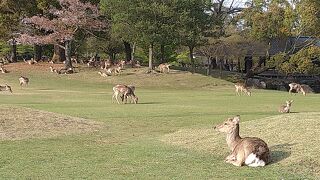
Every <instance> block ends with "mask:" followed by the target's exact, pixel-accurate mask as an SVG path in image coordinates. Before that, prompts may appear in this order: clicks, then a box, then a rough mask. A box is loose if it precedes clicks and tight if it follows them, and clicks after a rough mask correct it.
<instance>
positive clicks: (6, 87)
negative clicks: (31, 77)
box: [0, 84, 12, 93]
mask: <svg viewBox="0 0 320 180" xmlns="http://www.w3.org/2000/svg"><path fill="white" fill-rule="evenodd" d="M0 91H9V92H11V93H12V90H11V86H9V85H7V84H6V85H4V86H1V85H0Z"/></svg>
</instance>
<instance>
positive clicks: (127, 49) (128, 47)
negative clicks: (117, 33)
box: [123, 41, 132, 61]
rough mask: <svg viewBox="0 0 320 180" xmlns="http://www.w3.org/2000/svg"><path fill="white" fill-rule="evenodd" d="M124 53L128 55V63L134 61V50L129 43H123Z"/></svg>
mask: <svg viewBox="0 0 320 180" xmlns="http://www.w3.org/2000/svg"><path fill="white" fill-rule="evenodd" d="M123 45H124V51H125V54H126V61H130V60H131V59H132V54H131V53H132V48H131V45H130V43H129V42H127V41H123Z"/></svg>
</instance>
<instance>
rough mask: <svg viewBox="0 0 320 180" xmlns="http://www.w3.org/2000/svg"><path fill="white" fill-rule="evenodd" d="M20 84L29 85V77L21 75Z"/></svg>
mask: <svg viewBox="0 0 320 180" xmlns="http://www.w3.org/2000/svg"><path fill="white" fill-rule="evenodd" d="M19 84H20V87H22V86H23V85H24V86H28V84H29V78H27V77H23V76H21V77H20V78H19Z"/></svg>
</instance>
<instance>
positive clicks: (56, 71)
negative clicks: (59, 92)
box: [49, 66, 59, 74]
mask: <svg viewBox="0 0 320 180" xmlns="http://www.w3.org/2000/svg"><path fill="white" fill-rule="evenodd" d="M49 68H50V72H53V73H57V74H59V71H58V70H57V69H55V68H53V67H52V66H50V67H49Z"/></svg>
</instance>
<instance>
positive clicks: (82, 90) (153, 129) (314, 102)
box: [0, 65, 320, 179]
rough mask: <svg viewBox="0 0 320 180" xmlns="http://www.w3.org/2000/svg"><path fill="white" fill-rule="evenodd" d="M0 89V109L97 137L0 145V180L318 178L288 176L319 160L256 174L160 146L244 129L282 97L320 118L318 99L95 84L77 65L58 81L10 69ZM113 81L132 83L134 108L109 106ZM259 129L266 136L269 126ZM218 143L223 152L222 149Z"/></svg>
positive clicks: (131, 75) (137, 75)
mask: <svg viewBox="0 0 320 180" xmlns="http://www.w3.org/2000/svg"><path fill="white" fill-rule="evenodd" d="M48 66H49V65H48ZM22 72H24V73H22ZM20 74H24V75H26V76H28V77H29V78H30V80H31V81H30V86H29V87H27V88H22V89H21V88H20V87H18V80H17V79H18V77H19V76H20ZM0 83H1V84H4V83H8V84H10V85H11V86H12V87H13V92H14V93H13V94H12V95H11V94H9V93H6V92H0V102H1V106H2V107H27V108H32V109H38V110H44V111H49V112H54V113H58V114H63V115H69V116H74V117H80V118H85V119H88V121H89V120H93V121H97V122H101V123H103V127H102V128H101V129H100V130H99V131H98V132H92V133H86V134H74V135H66V136H58V137H52V138H33V139H24V140H12V141H11V140H4V141H0V179H262V178H266V179H304V178H310V179H317V178H320V173H319V172H317V171H293V169H299V167H300V166H301V168H311V167H312V166H317V165H319V160H317V161H316V163H310V164H309V165H308V164H304V163H303V162H297V164H295V163H293V164H282V163H279V162H275V163H272V164H270V165H268V166H266V167H263V168H248V167H240V168H239V167H234V166H232V165H230V164H226V163H224V156H225V155H227V154H228V152H222V153H221V152H217V153H215V152H212V151H205V150H201V149H200V150H199V149H197V148H185V147H184V146H177V145H172V144H170V143H166V142H164V141H162V139H163V137H165V136H166V135H168V134H172V133H175V132H177V131H179V130H186V129H208V128H211V127H212V126H214V125H215V124H217V123H219V122H222V121H223V120H224V119H226V118H227V117H231V116H233V115H237V114H239V115H241V117H242V122H245V123H246V124H250V121H252V122H254V121H257V120H261V119H263V118H267V117H273V116H275V117H276V116H277V115H278V114H279V113H278V112H277V109H278V107H279V105H280V104H282V103H284V102H285V100H287V99H293V100H294V103H293V107H292V111H293V112H319V108H320V103H319V102H318V99H319V95H317V94H311V95H308V96H307V97H303V96H302V95H301V94H297V95H293V96H290V95H289V94H288V93H287V92H279V91H269V90H253V93H252V96H251V97H248V96H241V97H238V96H235V93H234V88H233V85H232V83H229V82H226V81H222V80H219V79H214V78H209V77H205V76H201V75H192V74H190V73H182V72H174V73H172V74H143V70H139V71H138V72H133V71H132V70H127V71H125V72H124V73H123V74H122V75H120V76H117V77H108V78H103V77H100V76H99V75H98V74H97V71H96V70H92V69H90V70H89V69H86V68H84V69H81V71H80V73H77V74H73V75H60V76H58V75H55V74H50V73H49V72H48V71H46V72H44V71H40V70H39V71H37V70H32V71H31V70H30V71H28V72H25V71H23V69H22V70H21V69H19V70H17V71H14V68H12V70H11V72H10V73H8V74H1V75H0ZM117 83H126V84H134V85H136V95H137V96H138V97H139V104H136V105H134V104H125V105H124V104H120V105H118V104H112V103H111V95H112V86H113V85H115V84H117ZM8 113H10V111H8ZM293 114H295V115H297V114H296V113H293ZM0 126H1V124H0ZM253 127H254V126H253ZM257 128H259V127H257ZM260 128H262V127H260ZM264 131H265V133H267V134H268V133H274V132H273V131H272V129H264ZM0 133H1V132H0ZM208 133H211V131H210V130H209V131H208ZM212 133H213V134H216V132H214V131H213V130H212ZM279 133H281V132H279ZM246 134H249V133H246ZM253 136H254V134H253ZM216 138H220V139H224V137H223V136H217V137H216ZM261 138H263V137H261ZM315 138H318V137H315ZM265 140H266V141H267V142H268V141H271V140H268V139H265ZM272 141H276V140H275V139H273V140H272ZM221 142H222V141H221ZM288 143H290V142H288ZM212 145H213V146H216V144H214V143H213V144H212ZM219 146H221V147H222V146H223V147H225V146H227V145H226V143H225V142H223V143H222V144H219ZM315 154H317V153H315ZM301 156H303V154H301ZM310 158H312V157H310ZM314 158H317V157H314ZM299 163H300V164H299ZM317 163H318V164H317ZM309 166H310V167H309ZM293 167H294V168H293Z"/></svg>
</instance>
